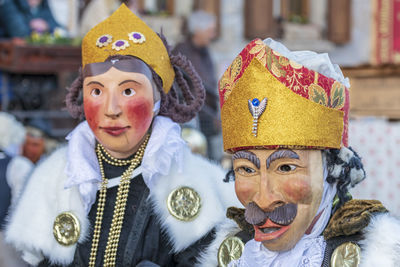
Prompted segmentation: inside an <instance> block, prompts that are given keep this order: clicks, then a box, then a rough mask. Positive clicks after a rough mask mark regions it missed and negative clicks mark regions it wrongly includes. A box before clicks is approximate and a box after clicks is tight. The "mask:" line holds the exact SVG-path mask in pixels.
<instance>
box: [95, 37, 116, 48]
mask: <svg viewBox="0 0 400 267" xmlns="http://www.w3.org/2000/svg"><path fill="white" fill-rule="evenodd" d="M111 42H112V36H111V35H109V34H104V35H102V36H100V37H99V38H97V41H96V45H97V46H98V47H104V46H107V45H108V44H110V43H111Z"/></svg>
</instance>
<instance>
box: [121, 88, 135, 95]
mask: <svg viewBox="0 0 400 267" xmlns="http://www.w3.org/2000/svg"><path fill="white" fill-rule="evenodd" d="M122 94H123V95H124V96H133V95H135V94H136V92H135V90H133V89H132V88H127V89H125V90H124V91H123V92H122Z"/></svg>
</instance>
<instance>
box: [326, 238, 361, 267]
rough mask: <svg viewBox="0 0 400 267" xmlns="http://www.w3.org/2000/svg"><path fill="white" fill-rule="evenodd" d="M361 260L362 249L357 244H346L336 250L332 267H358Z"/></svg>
mask: <svg viewBox="0 0 400 267" xmlns="http://www.w3.org/2000/svg"><path fill="white" fill-rule="evenodd" d="M360 260H361V249H360V247H359V246H358V245H357V244H354V243H352V242H346V243H343V244H341V245H340V246H338V247H337V248H335V250H334V251H333V253H332V257H331V266H332V267H357V266H358V265H359V264H360Z"/></svg>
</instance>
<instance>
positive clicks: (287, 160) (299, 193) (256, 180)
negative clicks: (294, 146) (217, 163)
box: [233, 149, 323, 251]
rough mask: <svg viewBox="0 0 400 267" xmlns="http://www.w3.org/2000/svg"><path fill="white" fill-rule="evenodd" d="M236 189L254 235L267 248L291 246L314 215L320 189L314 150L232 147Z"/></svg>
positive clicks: (319, 163) (317, 155)
mask: <svg viewBox="0 0 400 267" xmlns="http://www.w3.org/2000/svg"><path fill="white" fill-rule="evenodd" d="M233 160H234V161H233V164H234V171H235V177H236V180H235V188H236V195H237V197H238V198H239V200H240V202H241V203H242V204H243V205H244V206H245V207H246V212H245V218H246V221H248V222H249V223H251V224H252V225H253V227H254V230H255V237H254V239H255V240H256V241H259V242H262V243H263V245H264V246H265V247H267V248H268V249H269V250H272V251H281V250H288V249H290V248H292V247H293V246H294V245H295V244H296V243H297V242H298V241H299V240H300V238H301V237H302V236H303V235H304V233H305V232H306V231H307V229H308V228H309V227H310V225H311V224H312V221H313V219H314V217H315V216H316V213H317V210H318V207H319V204H320V202H321V197H322V192H323V169H322V159H321V152H320V151H319V150H267V149H254V150H246V151H238V152H236V153H235V154H234V155H233Z"/></svg>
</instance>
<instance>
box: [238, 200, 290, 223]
mask: <svg viewBox="0 0 400 267" xmlns="http://www.w3.org/2000/svg"><path fill="white" fill-rule="evenodd" d="M296 215H297V204H293V203H289V204H286V205H283V206H280V207H278V208H276V209H274V210H273V211H271V212H264V211H263V210H262V209H261V208H260V207H259V206H258V205H257V204H256V203H254V202H250V203H249V204H248V205H247V206H246V211H245V212H244V217H245V219H246V221H247V222H248V223H250V224H253V225H262V224H264V223H265V222H266V221H267V219H268V218H269V219H270V220H271V221H272V222H274V223H276V224H279V225H289V224H291V223H292V222H293V220H294V218H295V217H296Z"/></svg>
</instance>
